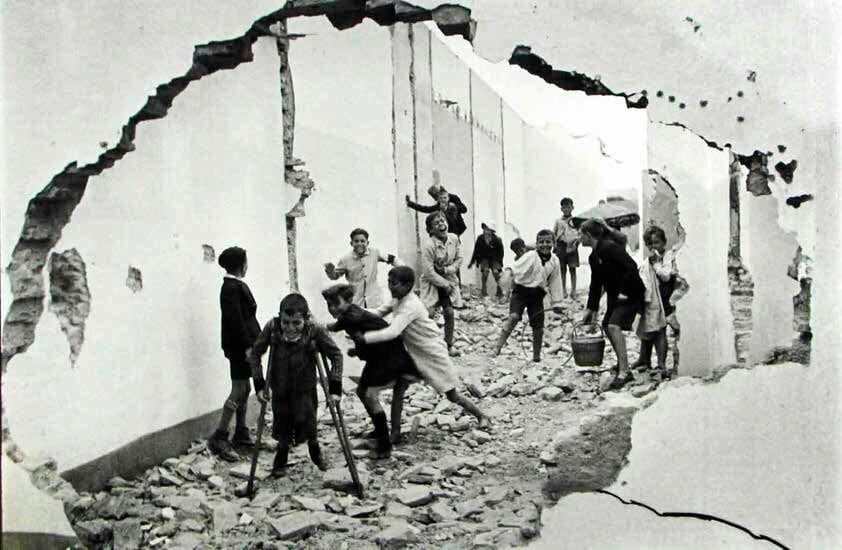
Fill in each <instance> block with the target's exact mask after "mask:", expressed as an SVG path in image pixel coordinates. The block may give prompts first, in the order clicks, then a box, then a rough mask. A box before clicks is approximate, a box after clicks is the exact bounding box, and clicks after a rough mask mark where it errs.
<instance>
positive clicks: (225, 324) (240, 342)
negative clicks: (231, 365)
mask: <svg viewBox="0 0 842 550" xmlns="http://www.w3.org/2000/svg"><path fill="white" fill-rule="evenodd" d="M219 307H220V310H221V311H222V322H221V329H222V330H221V333H222V349H223V351H224V352H225V356H226V357H235V358H236V357H240V356H242V355H244V354H245V352H246V350H247V349H248V348H250V347H251V345H252V343H254V339H255V338H257V335H258V334H259V333H260V324H259V323H258V322H257V318H256V317H255V314H256V313H257V303H256V302H255V301H254V296H253V295H252V293H251V290H249V287H248V285H247V284H246V283H245V282H243V281H242V280H241V279H239V278H237V277H233V276H231V275H226V276H225V278H224V279H223V280H222V289H221V290H220V291H219Z"/></svg>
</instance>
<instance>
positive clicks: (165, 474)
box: [158, 468, 184, 487]
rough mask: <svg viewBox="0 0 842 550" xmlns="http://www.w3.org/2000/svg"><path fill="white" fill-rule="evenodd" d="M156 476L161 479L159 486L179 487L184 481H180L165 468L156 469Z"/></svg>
mask: <svg viewBox="0 0 842 550" xmlns="http://www.w3.org/2000/svg"><path fill="white" fill-rule="evenodd" d="M158 475H159V476H160V478H161V485H171V486H174V487H181V486H182V485H184V481H182V479H181V478H180V477H178V476H176V475H175V474H173V473H170V471H169V470H166V469H165V468H158Z"/></svg>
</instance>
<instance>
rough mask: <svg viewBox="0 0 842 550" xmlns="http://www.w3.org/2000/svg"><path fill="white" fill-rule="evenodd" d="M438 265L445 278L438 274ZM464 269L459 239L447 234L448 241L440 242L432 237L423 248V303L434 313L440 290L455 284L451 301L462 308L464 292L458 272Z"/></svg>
mask: <svg viewBox="0 0 842 550" xmlns="http://www.w3.org/2000/svg"><path fill="white" fill-rule="evenodd" d="M436 265H439V266H441V267H442V268H443V269H444V276H442V275H440V274H438V273H436V270H435V267H436ZM461 267H462V250H461V246H460V245H459V237H457V236H456V235H454V234H453V233H448V234H447V240H445V241H444V242H442V241H440V240H439V239H437V238H435V237H430V239H428V240H427V242H426V243H424V246H423V247H422V248H421V281H420V283H419V288H420V291H421V301H422V302H423V303H424V305H425V306H426V307H427V310H428V311H429V312H430V313H432V310H433V309H434V308H435V307H436V305H438V303H439V292H438V288H439V287H440V286H443V285H445V284H447V283H453V290H452V291H451V292H450V301H451V302H452V303H453V306H454V307H462V291H461V289H460V288H459V278H458V276H457V272H458V271H459V269H461Z"/></svg>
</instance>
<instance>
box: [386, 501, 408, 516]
mask: <svg viewBox="0 0 842 550" xmlns="http://www.w3.org/2000/svg"><path fill="white" fill-rule="evenodd" d="M386 515H389V516H395V517H400V518H408V517H410V516H412V508H410V507H409V506H407V505H405V504H401V503H400V502H395V501H391V502H389V503H388V504H386Z"/></svg>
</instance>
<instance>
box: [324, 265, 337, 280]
mask: <svg viewBox="0 0 842 550" xmlns="http://www.w3.org/2000/svg"><path fill="white" fill-rule="evenodd" d="M325 275H327V276H328V277H329V278H331V279H333V278H334V276H335V275H336V266H335V265H333V263H332V262H328V263H326V264H325Z"/></svg>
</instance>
